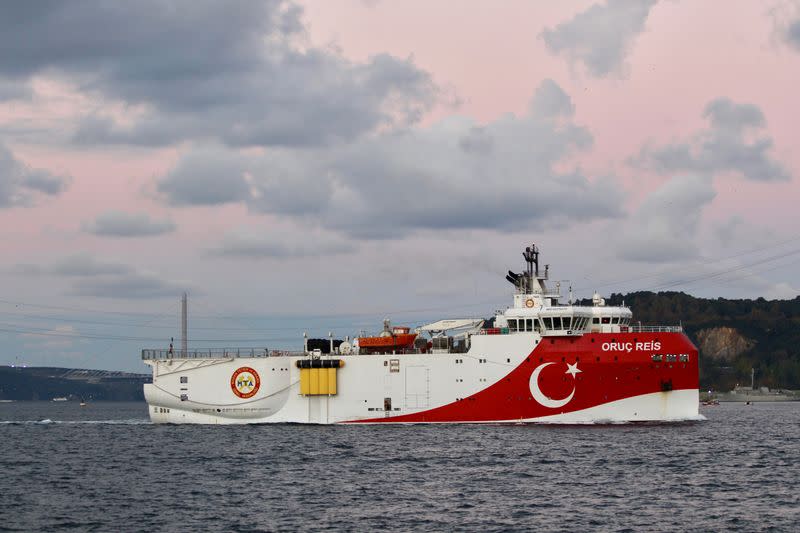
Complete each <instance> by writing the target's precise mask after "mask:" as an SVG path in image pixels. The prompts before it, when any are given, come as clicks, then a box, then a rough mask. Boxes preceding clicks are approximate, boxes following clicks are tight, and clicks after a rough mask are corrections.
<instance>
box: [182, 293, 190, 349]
mask: <svg viewBox="0 0 800 533" xmlns="http://www.w3.org/2000/svg"><path fill="white" fill-rule="evenodd" d="M187 300H188V296H187V295H186V293H185V292H184V293H183V298H181V355H182V356H183V357H186V353H187V343H188V342H189V341H188V339H187V338H186V308H187Z"/></svg>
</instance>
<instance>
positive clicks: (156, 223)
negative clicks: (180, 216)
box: [83, 211, 176, 237]
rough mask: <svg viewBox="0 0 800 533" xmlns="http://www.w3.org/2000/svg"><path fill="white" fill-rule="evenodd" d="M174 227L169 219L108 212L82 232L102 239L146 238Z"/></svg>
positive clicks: (172, 229)
mask: <svg viewBox="0 0 800 533" xmlns="http://www.w3.org/2000/svg"><path fill="white" fill-rule="evenodd" d="M175 227H176V226H175V223H174V222H173V221H172V220H170V219H163V220H158V219H151V218H150V216H149V215H147V214H146V213H124V212H120V211H109V212H107V213H103V214H101V215H98V217H97V218H96V219H95V220H94V221H93V222H90V223H87V224H84V225H83V230H84V231H86V232H88V233H93V234H94V235H100V236H103V237H147V236H153V235H163V234H165V233H170V232H172V231H175Z"/></svg>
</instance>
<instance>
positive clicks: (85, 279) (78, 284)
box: [11, 253, 189, 298]
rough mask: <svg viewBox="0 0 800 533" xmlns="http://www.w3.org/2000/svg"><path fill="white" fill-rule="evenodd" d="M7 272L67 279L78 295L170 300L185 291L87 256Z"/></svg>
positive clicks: (173, 283)
mask: <svg viewBox="0 0 800 533" xmlns="http://www.w3.org/2000/svg"><path fill="white" fill-rule="evenodd" d="M11 271H12V272H13V273H16V274H24V275H31V276H57V277H61V278H68V279H71V280H72V283H73V285H72V289H71V291H70V292H71V293H72V294H76V295H79V296H95V297H100V298H162V297H174V296H176V295H178V294H180V293H181V292H182V291H184V290H187V289H189V287H188V286H187V284H186V283H183V282H177V281H172V280H168V279H163V278H162V277H160V276H158V275H157V274H155V273H152V272H146V271H142V270H139V269H137V268H135V267H134V266H132V265H129V264H126V263H120V262H116V261H103V260H101V259H98V258H96V257H94V256H92V255H90V254H87V253H77V254H73V255H70V256H66V257H63V258H61V259H58V260H56V261H54V262H53V263H51V264H18V265H15V266H14V267H12V269H11Z"/></svg>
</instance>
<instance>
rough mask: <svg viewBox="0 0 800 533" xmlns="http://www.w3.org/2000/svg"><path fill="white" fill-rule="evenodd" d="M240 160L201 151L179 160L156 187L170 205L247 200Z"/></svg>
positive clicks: (218, 152) (228, 154) (223, 153)
mask: <svg viewBox="0 0 800 533" xmlns="http://www.w3.org/2000/svg"><path fill="white" fill-rule="evenodd" d="M244 159H245V158H244V157H241V156H237V155H236V154H235V153H231V152H229V151H226V150H220V149H218V148H201V149H199V150H195V151H193V152H191V153H190V154H189V155H188V156H186V157H184V158H183V159H181V161H180V162H179V163H178V165H177V166H176V167H175V168H174V169H173V170H172V171H170V172H169V173H168V174H167V175H166V176H164V177H163V178H162V179H160V180H159V181H158V183H157V190H158V192H159V193H160V194H162V195H163V196H164V197H165V198H166V199H167V201H168V202H169V203H171V204H173V205H217V204H224V203H230V202H240V201H243V200H245V199H247V198H248V197H249V196H250V187H249V185H248V183H247V180H246V177H245V172H246V168H247V165H246V163H245V162H244Z"/></svg>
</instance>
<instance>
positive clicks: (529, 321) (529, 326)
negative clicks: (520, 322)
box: [525, 318, 533, 331]
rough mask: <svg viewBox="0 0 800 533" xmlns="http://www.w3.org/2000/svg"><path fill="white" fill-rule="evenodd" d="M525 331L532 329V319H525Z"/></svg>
mask: <svg viewBox="0 0 800 533" xmlns="http://www.w3.org/2000/svg"><path fill="white" fill-rule="evenodd" d="M525 331H533V319H530V318H526V319H525Z"/></svg>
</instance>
